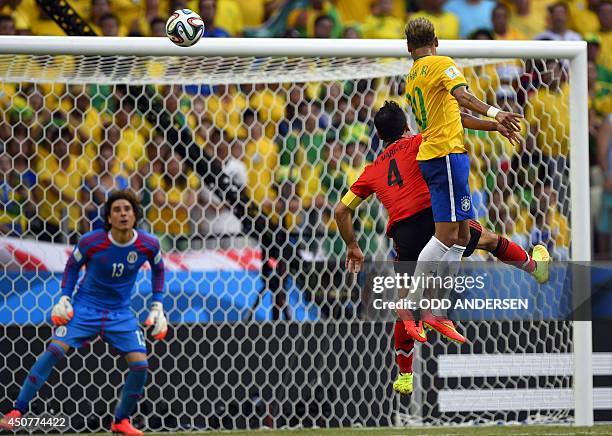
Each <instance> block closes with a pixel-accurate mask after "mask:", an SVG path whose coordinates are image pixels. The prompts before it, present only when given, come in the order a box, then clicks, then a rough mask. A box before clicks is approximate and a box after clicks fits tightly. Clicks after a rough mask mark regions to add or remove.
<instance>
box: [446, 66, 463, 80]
mask: <svg viewBox="0 0 612 436" xmlns="http://www.w3.org/2000/svg"><path fill="white" fill-rule="evenodd" d="M444 72H445V73H446V75H447V76H448V77H450V78H451V79H454V78H456V77H459V74H461V73H459V70H458V69H457V67H455V66H451V67H448V68H447V69H446V71H444Z"/></svg>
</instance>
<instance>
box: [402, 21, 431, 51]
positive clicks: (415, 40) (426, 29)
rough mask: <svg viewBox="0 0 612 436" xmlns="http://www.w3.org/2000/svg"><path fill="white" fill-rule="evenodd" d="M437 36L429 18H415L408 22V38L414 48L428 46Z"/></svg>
mask: <svg viewBox="0 0 612 436" xmlns="http://www.w3.org/2000/svg"><path fill="white" fill-rule="evenodd" d="M435 38H436V30H435V28H434V25H433V23H432V22H431V21H429V20H428V19H427V18H422V17H420V18H415V19H414V20H410V21H408V24H406V40H407V41H408V44H410V45H412V46H413V47H414V48H421V47H428V46H430V45H432V44H433V43H434V39H435Z"/></svg>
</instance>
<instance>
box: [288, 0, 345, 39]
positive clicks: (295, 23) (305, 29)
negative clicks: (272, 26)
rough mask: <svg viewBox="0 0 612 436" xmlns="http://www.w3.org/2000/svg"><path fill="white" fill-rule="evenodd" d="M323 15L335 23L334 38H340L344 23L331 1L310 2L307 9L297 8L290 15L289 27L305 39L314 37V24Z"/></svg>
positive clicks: (312, 0) (313, 0) (314, 0)
mask: <svg viewBox="0 0 612 436" xmlns="http://www.w3.org/2000/svg"><path fill="white" fill-rule="evenodd" d="M321 15H328V16H329V17H331V19H332V20H333V22H334V26H333V31H332V38H338V37H339V36H340V33H341V32H342V23H341V22H340V16H339V14H338V11H337V10H336V8H335V7H334V5H332V4H331V2H330V1H329V0H309V3H308V7H307V8H296V9H294V10H293V11H291V13H290V14H289V17H288V18H287V25H288V26H289V27H293V28H295V29H297V30H299V31H300V34H301V35H302V36H303V37H308V38H312V37H313V36H314V23H315V21H316V19H317V18H318V17H319V16H321Z"/></svg>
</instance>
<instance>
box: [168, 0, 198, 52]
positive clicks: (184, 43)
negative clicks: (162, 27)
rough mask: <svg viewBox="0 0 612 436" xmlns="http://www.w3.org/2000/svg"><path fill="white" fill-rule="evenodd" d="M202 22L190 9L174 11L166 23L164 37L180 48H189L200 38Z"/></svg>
mask: <svg viewBox="0 0 612 436" xmlns="http://www.w3.org/2000/svg"><path fill="white" fill-rule="evenodd" d="M203 34H204V21H202V18H200V16H199V15H198V14H196V13H195V12H193V11H192V10H190V9H179V10H177V11H174V13H173V14H172V15H170V18H168V21H166V35H168V38H170V41H172V42H173V43H175V44H176V45H179V46H181V47H191V46H192V45H194V44H195V43H196V42H198V41H199V40H200V38H202V35H203Z"/></svg>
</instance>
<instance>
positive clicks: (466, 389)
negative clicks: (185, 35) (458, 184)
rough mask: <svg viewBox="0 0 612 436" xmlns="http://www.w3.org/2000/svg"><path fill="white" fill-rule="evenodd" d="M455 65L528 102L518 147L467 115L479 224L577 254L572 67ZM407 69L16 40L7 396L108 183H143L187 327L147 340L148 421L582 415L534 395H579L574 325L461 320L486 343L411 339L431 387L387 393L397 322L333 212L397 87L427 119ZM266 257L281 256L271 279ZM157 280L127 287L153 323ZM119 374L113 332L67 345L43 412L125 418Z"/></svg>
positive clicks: (371, 212)
mask: <svg viewBox="0 0 612 436" xmlns="http://www.w3.org/2000/svg"><path fill="white" fill-rule="evenodd" d="M459 63H460V65H461V67H462V68H463V72H464V74H465V76H466V78H467V79H468V82H469V86H470V89H471V90H472V92H474V93H475V94H476V95H477V96H478V97H479V98H481V99H482V100H484V101H488V102H490V103H495V104H497V105H498V106H500V107H502V108H505V109H511V110H515V111H519V112H521V113H524V114H525V122H524V123H523V130H522V132H521V137H522V141H521V144H520V145H518V146H517V145H512V144H510V143H509V142H508V141H506V140H505V139H504V138H503V137H501V136H500V135H499V134H498V133H496V132H473V131H467V132H466V136H465V141H466V145H467V147H468V150H469V153H470V161H471V180H470V185H471V189H472V191H473V203H474V207H475V210H476V213H477V216H478V220H479V221H480V222H481V223H482V224H483V225H485V226H486V227H488V228H489V229H491V230H493V231H496V232H498V233H501V234H504V235H506V236H507V237H508V238H510V239H512V240H514V241H515V242H517V243H519V244H520V245H521V246H523V247H524V248H525V249H527V250H530V247H532V246H533V245H534V244H535V243H544V244H546V245H547V246H548V247H549V249H550V250H551V252H552V254H553V257H554V258H555V259H566V258H567V257H568V253H569V248H570V240H569V221H568V217H569V195H570V192H569V190H568V165H569V160H568V149H569V146H568V142H569V99H568V97H569V91H568V76H567V74H566V71H565V68H564V67H565V64H564V61H563V60H555V61H546V62H544V61H539V60H526V61H521V60H505V61H498V60H473V59H472V60H470V59H466V60H461V61H460V62H459ZM408 69H409V64H408V63H406V62H405V61H400V60H394V59H359V58H355V59H344V58H342V59H340V58H339V59H298V58H296V59H293V58H278V59H277V58H257V59H255V58H206V59H204V58H135V57H78V56H75V57H68V56H65V57H51V56H36V57H28V56H1V57H0V76H1V77H2V84H1V85H0V88H1V91H2V92H1V94H0V105H1V108H2V116H3V118H2V121H1V124H0V139H1V140H2V143H3V144H2V154H1V155H0V168H1V171H0V172H1V173H2V174H1V175H2V181H3V184H2V186H1V189H2V206H3V207H2V209H0V217H1V218H2V220H1V221H0V231H1V233H2V236H1V238H0V241H2V245H1V246H0V256H1V259H2V261H1V264H2V266H3V272H2V274H1V277H2V278H1V282H2V287H3V302H4V304H3V307H2V308H1V309H0V319H1V321H2V322H1V326H0V331H2V334H1V335H0V343H1V344H2V350H4V351H3V353H2V356H0V361H1V362H2V364H1V365H0V378H1V379H2V380H3V381H4V383H2V384H1V386H0V404H1V405H2V409H3V410H6V409H8V408H9V407H10V404H11V401H13V400H14V399H15V398H16V396H17V393H18V389H19V387H20V385H21V383H22V382H23V381H24V379H25V377H26V374H27V371H28V370H29V368H30V367H31V365H32V364H33V362H34V360H35V358H36V356H38V355H39V354H40V353H41V352H42V351H43V350H44V346H45V343H46V342H47V341H48V339H49V337H50V333H51V329H50V326H49V314H50V310H51V307H52V305H53V304H54V302H55V301H57V299H58V298H59V281H60V279H61V270H62V268H63V262H65V259H66V256H67V253H69V252H70V245H71V244H74V243H75V242H76V241H77V239H78V237H79V236H80V235H82V234H83V233H84V232H87V231H89V230H91V229H92V228H96V227H97V226H100V225H102V224H103V221H102V218H101V206H102V204H103V202H104V200H105V198H106V195H107V194H108V192H110V191H111V190H113V189H117V188H130V189H133V190H134V191H135V192H136V193H137V194H138V195H139V197H140V199H141V201H142V205H143V208H144V220H143V223H142V226H143V228H145V229H147V230H149V231H150V232H152V233H154V234H156V235H157V236H158V237H159V238H160V240H161V245H162V249H163V251H164V253H165V254H164V257H165V260H166V265H167V266H168V269H169V272H168V275H167V286H166V288H167V291H166V295H167V297H166V299H165V307H166V311H167V313H168V316H169V318H170V322H171V325H172V328H171V333H170V334H169V337H168V338H167V340H166V341H165V342H163V343H153V342H150V341H149V339H147V342H148V347H149V351H150V355H149V366H150V376H149V379H148V383H147V388H146V392H145V397H144V399H143V400H142V402H141V404H140V406H139V409H138V412H137V413H136V415H135V422H136V423H137V424H142V425H144V426H146V427H147V428H149V429H158V430H163V431H169V430H176V429H204V428H228V429H229V428H257V427H263V426H272V427H283V426H321V427H327V426H354V425H366V426H385V425H394V424H400V425H402V424H415V423H419V424H434V425H438V424H450V423H454V424H467V423H490V422H498V421H503V422H513V421H521V422H531V421H533V422H549V421H550V422H564V421H568V420H571V418H572V410H571V407H570V406H568V404H566V403H563V402H561V403H562V404H560V405H556V406H555V405H554V404H553V405H548V404H549V401H548V400H547V401H544V402H538V398H539V397H537V394H538V392H539V393H547V392H549V391H548V389H552V390H553V391H552V392H555V393H559V395H565V394H567V392H568V390H569V389H570V388H571V383H570V371H571V368H570V366H571V365H570V363H571V359H570V361H568V360H567V356H571V349H572V347H571V324H569V323H562V322H541V323H531V322H520V321H489V322H484V321H483V322H466V323H463V324H462V325H461V328H462V329H463V331H464V332H465V333H466V336H467V337H468V338H469V340H470V342H469V344H467V345H464V346H461V347H460V346H458V345H455V344H450V343H448V342H445V341H443V340H441V339H440V338H439V337H438V336H437V335H435V334H430V340H429V342H428V343H427V344H424V345H422V346H419V347H417V349H416V352H415V363H414V365H415V393H414V394H413V396H412V397H411V398H408V399H406V398H404V399H400V398H399V397H398V396H396V394H394V393H393V391H392V390H391V383H392V382H393V380H394V379H395V377H396V376H397V369H396V367H395V364H394V359H395V356H394V350H393V340H392V332H393V321H392V320H390V319H383V320H381V319H372V318H370V317H369V315H368V314H367V311H364V310H363V301H362V296H363V294H362V293H361V288H362V283H359V281H358V280H355V278H352V277H349V276H348V275H347V274H346V273H345V268H344V261H343V256H344V254H345V249H344V246H343V244H342V241H341V239H340V236H339V234H338V231H337V228H336V227H335V225H334V222H333V208H334V206H335V205H336V204H337V202H338V201H339V199H340V198H341V196H342V195H343V193H344V192H346V190H347V189H348V187H349V186H350V184H351V183H353V182H354V181H355V180H356V178H357V177H358V176H359V174H360V173H361V171H362V170H363V168H364V166H365V165H366V164H367V163H368V162H370V161H372V160H373V158H374V157H375V156H376V155H377V154H378V153H379V152H380V151H381V150H382V149H383V144H382V143H381V142H380V141H378V139H377V138H376V136H375V134H374V132H373V122H372V120H373V115H374V113H375V111H376V110H377V109H378V108H380V107H381V105H382V104H383V103H384V102H385V101H387V100H393V101H396V102H398V104H400V105H401V106H402V107H405V108H406V110H407V112H410V110H409V108H408V107H407V105H406V100H405V98H404V95H403V94H404V90H403V79H404V74H405V73H406V72H407V71H408ZM411 126H412V128H413V129H414V130H415V131H416V124H415V122H414V120H413V119H411ZM187 143H189V144H187ZM194 147H195V148H194ZM186 150H191V152H186ZM193 150H196V152H193ZM187 155H188V156H187ZM198 162H199V163H200V164H202V165H200V166H198V165H197V163H198ZM202 168H205V173H204V174H203V173H202ZM228 183H229V184H228ZM229 190H233V192H239V193H243V194H244V195H245V196H246V198H247V199H248V200H247V202H246V203H247V204H246V206H245V207H244V208H242V209H239V210H240V212H237V210H238V209H236V203H235V202H234V203H232V202H230V201H224V200H226V194H227V192H228V191H229ZM356 216H357V220H356V222H358V235H359V241H360V244H361V246H362V248H363V250H364V253H365V255H366V256H367V258H368V259H376V260H389V259H391V253H392V247H391V245H390V243H389V241H388V239H387V238H386V236H385V233H384V232H385V225H386V218H387V217H386V214H385V211H384V210H383V208H382V206H381V205H380V203H378V202H377V201H376V200H375V199H373V200H370V201H369V202H367V203H366V204H363V205H362V206H361V207H360V208H359V209H358V210H357V212H356ZM266 234H268V235H272V236H271V237H272V239H271V240H272V241H273V242H272V243H271V242H270V240H269V239H266V236H265V235H266ZM279 235H284V236H283V237H282V238H280V239H279V238H276V237H278V236H279ZM275 238H276V239H275ZM274 241H275V242H274ZM275 247H276V248H275ZM274 250H276V251H274ZM62 256H64V257H62ZM268 257H269V258H272V262H268V263H266V261H267V260H268ZM473 257H474V258H481V259H487V258H489V255H487V254H486V253H484V252H477V253H476V254H474V256H473ZM296 263H297V265H298V267H297V268H296V267H295V265H296ZM262 264H267V265H270V267H269V269H268V270H267V271H265V272H264V273H262V272H261V271H260V269H261V268H262ZM263 270H266V268H265V267H263ZM262 277H263V278H264V279H263V280H262ZM500 286H501V284H500ZM270 289H275V292H272V291H270ZM149 296H150V278H149V275H148V273H146V274H145V273H143V274H142V275H141V276H139V279H138V283H137V290H136V294H135V297H134V303H133V308H134V311H135V312H136V313H137V315H138V317H139V319H140V320H141V321H143V320H144V318H145V317H146V314H147V307H148V303H147V302H148V298H149ZM542 355H546V356H549V357H550V356H552V357H551V359H553V360H555V361H557V360H558V361H559V362H561V363H560V365H561V366H562V367H563V368H565V370H563V368H562V370H560V371H558V372H557V373H555V374H541V373H538V372H537V371H536V372H534V374H533V375H531V374H530V373H529V372H528V371H531V370H532V369H533V367H532V366H527V367H526V370H525V371H527V372H524V373H521V374H519V375H516V374H508V371H507V366H506V365H511V364H516V362H521V359H524V358H525V357H529V356H535V357H538V356H542ZM466 356H467V358H474V359H475V360H473V361H469V360H468V361H467V363H466V365H468V367H469V365H470V364H471V365H478V358H479V357H482V356H492V357H493V358H500V359H501V360H500V361H499V362H501V364H500V365H501V366H498V367H495V366H493V367H492V369H491V371H489V372H486V371H485V372H484V373H483V374H481V375H470V374H469V372H466V371H463V372H462V371H461V370H460V368H459V369H457V368H455V367H454V366H453V362H459V361H460V360H455V361H453V358H457V359H459V358H461V357H466ZM504 359H505V360H504ZM470 362H471V363H470ZM496 362H498V361H496ZM499 362H498V363H499ZM449 368H450V369H453V368H455V370H456V371H455V372H454V373H453V372H452V371H450V370H449ZM125 371H126V365H125V363H124V362H123V359H122V358H121V357H120V356H118V355H117V354H116V353H115V352H114V351H113V350H112V349H110V347H108V346H107V345H106V344H104V342H102V341H101V340H99V339H97V340H95V341H94V342H93V343H92V344H91V345H90V346H89V347H86V348H82V349H79V350H78V351H73V352H70V353H69V354H68V357H67V359H66V361H65V362H64V363H62V364H60V365H59V366H58V368H57V370H56V371H55V372H54V373H53V375H52V377H51V378H50V380H49V383H47V384H46V385H45V387H44V388H43V389H42V390H41V392H40V395H39V396H38V397H37V400H35V402H34V404H33V405H32V411H33V413H38V412H41V411H55V412H59V411H61V412H63V413H66V414H67V415H69V416H70V417H71V429H73V430H89V431H100V430H102V429H104V428H107V427H108V422H109V420H110V418H111V417H112V412H113V409H114V407H115V405H116V398H117V397H118V395H119V393H120V387H121V385H122V380H123V376H124V374H125ZM449 371H450V372H449ZM534 371H535V370H534ZM500 392H501V393H502V395H503V397H505V398H509V399H512V398H516V397H515V396H514V395H519V396H520V395H523V394H522V392H524V393H525V395H527V394H528V393H533V394H534V395H535V396H533V397H529V398H532V399H531V400H525V403H524V404H523V407H519V406H517V405H516V403H512V402H511V401H510V400H508V401H502V400H499V399H498V397H495V396H494V395H495V394H496V393H498V394H499V393H500ZM453 395H455V396H453ZM456 395H459V396H463V397H462V398H472V397H471V395H472V396H475V397H473V398H475V400H474V401H466V400H463V401H460V400H457V398H458V397H456ZM555 395H556V394H553V395H551V397H550V398H554V397H555ZM84 397H85V398H93V399H94V400H93V401H91V402H89V401H82V400H81V398H84ZM483 399H488V400H487V401H484V400H483Z"/></svg>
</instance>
